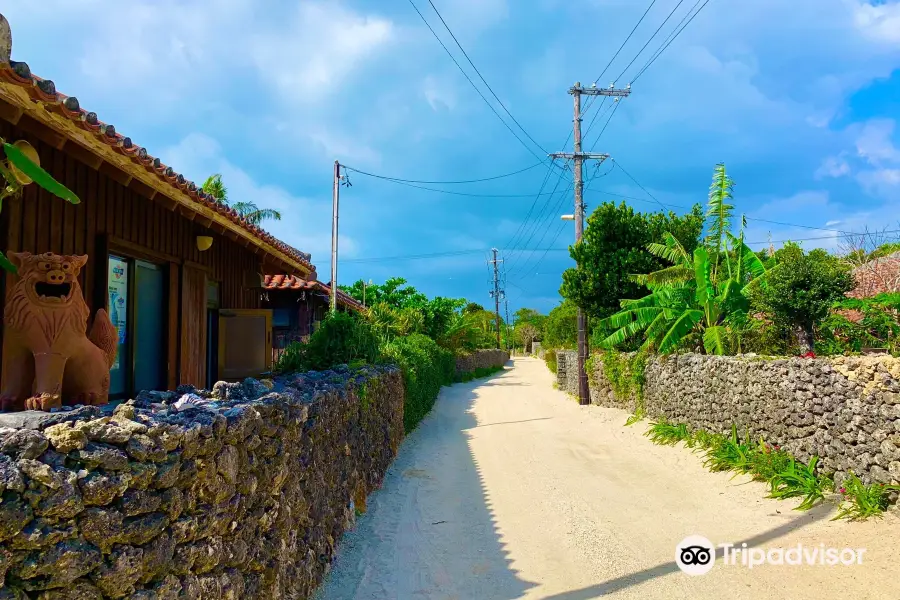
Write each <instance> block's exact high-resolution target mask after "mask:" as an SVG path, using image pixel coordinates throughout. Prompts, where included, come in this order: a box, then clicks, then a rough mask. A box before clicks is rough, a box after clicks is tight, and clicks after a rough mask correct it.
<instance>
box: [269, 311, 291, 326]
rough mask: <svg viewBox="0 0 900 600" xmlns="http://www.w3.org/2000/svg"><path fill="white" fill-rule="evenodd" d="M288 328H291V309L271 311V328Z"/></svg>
mask: <svg viewBox="0 0 900 600" xmlns="http://www.w3.org/2000/svg"><path fill="white" fill-rule="evenodd" d="M290 326H291V309H289V308H276V309H273V310H272V327H285V328H288V327H290Z"/></svg>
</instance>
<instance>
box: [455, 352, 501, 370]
mask: <svg viewBox="0 0 900 600" xmlns="http://www.w3.org/2000/svg"><path fill="white" fill-rule="evenodd" d="M507 362H509V352H507V351H506V350H497V349H490V350H476V351H475V352H473V353H472V354H467V355H466V356H458V357H456V373H457V375H459V374H461V373H471V372H473V371H476V370H477V369H490V368H493V367H502V366H503V365H505V364H506V363H507Z"/></svg>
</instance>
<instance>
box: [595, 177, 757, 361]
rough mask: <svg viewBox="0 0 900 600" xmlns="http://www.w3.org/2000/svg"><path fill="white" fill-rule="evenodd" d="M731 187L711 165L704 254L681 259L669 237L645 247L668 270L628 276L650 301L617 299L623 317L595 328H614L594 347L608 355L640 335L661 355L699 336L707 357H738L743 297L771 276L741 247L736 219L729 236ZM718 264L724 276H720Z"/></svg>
mask: <svg viewBox="0 0 900 600" xmlns="http://www.w3.org/2000/svg"><path fill="white" fill-rule="evenodd" d="M732 186H733V184H732V182H731V180H730V179H729V178H728V176H727V174H726V173H725V165H721V164H720V165H716V169H715V173H714V175H713V184H712V186H711V187H710V194H709V204H708V207H709V210H708V212H707V219H709V220H711V223H710V226H709V231H710V235H709V236H708V237H707V240H706V247H704V246H701V247H699V248H697V249H696V250H694V253H693V255H691V254H688V252H687V251H686V250H685V249H684V247H683V246H682V245H681V243H680V242H679V241H678V240H677V239H676V238H675V236H673V235H672V234H671V233H668V232H667V233H666V234H665V236H664V238H663V243H662V244H650V245H649V246H648V247H647V250H648V251H649V252H650V253H651V254H653V255H654V256H657V257H659V258H663V259H665V260H668V261H669V262H671V263H672V266H671V267H666V268H664V269H660V270H659V271H655V272H653V273H648V274H646V275H635V276H633V279H634V281H635V282H637V283H640V284H643V285H645V286H647V288H648V289H649V290H650V294H648V295H647V296H644V297H643V298H639V299H637V300H622V303H621V305H622V310H620V311H619V312H617V313H616V314H614V315H612V316H611V317H609V318H607V319H604V320H603V321H601V322H600V324H599V326H600V327H603V328H611V329H615V331H614V332H613V333H612V334H611V335H610V336H608V337H607V338H606V339H604V340H603V341H602V342H601V344H602V345H603V346H604V347H606V348H614V347H616V346H618V345H619V344H622V343H623V342H624V341H625V340H627V339H628V338H630V337H632V336H634V335H637V334H639V333H643V336H644V344H643V348H645V349H648V350H656V351H658V352H661V353H668V352H672V351H674V350H676V349H678V348H679V347H681V346H683V345H684V344H685V342H686V341H687V340H688V338H689V336H690V335H691V334H693V333H696V334H699V335H701V336H702V339H703V347H704V349H705V350H706V352H707V353H708V354H725V353H726V352H728V351H730V350H735V351H737V352H740V333H741V327H740V325H741V323H742V322H743V321H745V320H746V316H747V311H748V309H749V300H748V298H747V296H746V294H745V292H746V291H749V289H750V288H751V286H756V285H761V284H763V283H764V282H765V278H766V276H767V274H768V272H770V270H769V271H767V269H766V267H765V265H764V264H763V262H762V261H761V260H760V258H759V256H758V255H757V254H756V253H755V252H753V250H751V249H750V248H749V247H748V246H747V245H746V244H745V243H744V233H743V220H742V227H741V233H740V235H739V236H738V237H735V236H734V235H732V234H731V233H730V232H729V231H728V225H729V220H730V218H731V211H732V206H731V205H729V204H728V200H730V199H731V189H732ZM723 262H724V263H725V265H726V267H727V271H726V272H725V273H720V271H719V269H720V266H721V265H722V263H723Z"/></svg>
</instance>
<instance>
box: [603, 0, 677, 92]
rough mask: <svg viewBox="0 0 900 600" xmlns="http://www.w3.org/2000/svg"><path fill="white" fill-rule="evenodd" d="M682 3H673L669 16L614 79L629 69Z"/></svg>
mask: <svg viewBox="0 0 900 600" xmlns="http://www.w3.org/2000/svg"><path fill="white" fill-rule="evenodd" d="M683 3H684V0H678V4H676V5H675V8H673V9H672V11H671V12H670V13H669V16H668V17H666V18H665V20H664V21H663V22H662V23H660V25H659V27H657V28H656V31H654V32H653V35H651V36H650V39H648V40H647V41H646V42H645V43H644V45H643V46H641V49H640V50H638V53H637V54H635V55H634V58H632V59H631V62H630V63H628V66H627V67H625V68H624V69H622V72H621V73H619V76H618V77H616V81H618V80H620V79H621V78H622V76H623V75H625V72H626V71H627V70H628V69H630V68H631V65H633V64H634V61H636V60H637V59H638V57H639V56H640V55H641V54H643V52H644V50H646V49H647V46H649V45H650V42H652V41H653V38H655V37H656V36H657V34H658V33H659V31H660V30H661V29H662V28H663V26H664V25H665V24H666V23H668V22H669V19H671V18H672V15H674V14H675V11H676V10H678V7H679V6H681V5H682V4H683Z"/></svg>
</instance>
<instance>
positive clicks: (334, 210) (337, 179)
mask: <svg viewBox="0 0 900 600" xmlns="http://www.w3.org/2000/svg"><path fill="white" fill-rule="evenodd" d="M340 196H341V163H339V162H338V161H334V190H333V191H332V192H331V312H332V313H335V312H337V285H338V284H337V257H338V201H339V200H340Z"/></svg>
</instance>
